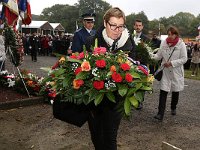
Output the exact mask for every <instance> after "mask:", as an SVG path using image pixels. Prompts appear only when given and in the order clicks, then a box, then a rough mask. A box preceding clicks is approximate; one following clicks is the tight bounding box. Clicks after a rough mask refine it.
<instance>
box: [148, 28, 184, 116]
mask: <svg viewBox="0 0 200 150" xmlns="http://www.w3.org/2000/svg"><path fill="white" fill-rule="evenodd" d="M167 34H168V37H167V39H166V40H164V41H163V42H162V43H161V46H160V49H159V50H158V52H157V53H156V54H151V57H152V58H153V59H155V60H161V59H162V62H161V67H162V68H163V76H162V79H161V81H160V95H159V106H158V113H157V115H156V116H154V118H155V119H158V120H163V117H164V112H165V107H166V100H167V95H168V93H169V92H170V91H171V92H172V98H171V114H172V115H176V107H177V104H178V100H179V92H180V91H182V90H183V89H184V66H183V65H184V64H185V63H186V61H187V50H186V46H185V43H184V42H183V40H182V39H181V38H180V37H179V32H178V29H177V28H176V27H173V26H171V27H169V28H168V30H167Z"/></svg>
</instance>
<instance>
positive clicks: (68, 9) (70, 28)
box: [40, 4, 79, 32]
mask: <svg viewBox="0 0 200 150" xmlns="http://www.w3.org/2000/svg"><path fill="white" fill-rule="evenodd" d="M78 17H79V11H78V8H77V7H76V6H70V5H59V4H56V5H54V6H52V7H50V8H45V9H44V10H43V11H42V14H41V16H40V19H41V20H48V21H49V22H51V23H61V24H62V25H63V26H64V28H65V30H66V31H67V32H74V31H75V30H76V28H75V24H76V20H77V18H78Z"/></svg>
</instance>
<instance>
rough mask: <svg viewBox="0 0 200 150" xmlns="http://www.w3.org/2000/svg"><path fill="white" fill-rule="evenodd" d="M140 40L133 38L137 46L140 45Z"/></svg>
mask: <svg viewBox="0 0 200 150" xmlns="http://www.w3.org/2000/svg"><path fill="white" fill-rule="evenodd" d="M140 40H141V38H136V37H134V41H135V45H138V44H139V43H141V41H140Z"/></svg>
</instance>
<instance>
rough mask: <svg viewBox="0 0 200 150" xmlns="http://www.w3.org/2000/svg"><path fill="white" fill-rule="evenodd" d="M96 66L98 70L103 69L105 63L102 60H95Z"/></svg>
mask: <svg viewBox="0 0 200 150" xmlns="http://www.w3.org/2000/svg"><path fill="white" fill-rule="evenodd" d="M96 66H97V67H98V68H104V67H105V66H106V61H105V60H103V59H101V60H97V61H96Z"/></svg>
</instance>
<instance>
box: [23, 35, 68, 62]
mask: <svg viewBox="0 0 200 150" xmlns="http://www.w3.org/2000/svg"><path fill="white" fill-rule="evenodd" d="M22 41H23V46H24V53H25V55H31V58H32V61H35V62H36V61H37V55H39V56H50V55H52V54H53V53H59V54H63V55H67V50H68V49H69V47H70V44H71V37H70V36H69V35H65V34H61V35H53V36H52V35H50V34H48V35H40V34H37V33H36V32H34V33H32V34H24V33H23V35H22Z"/></svg>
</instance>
